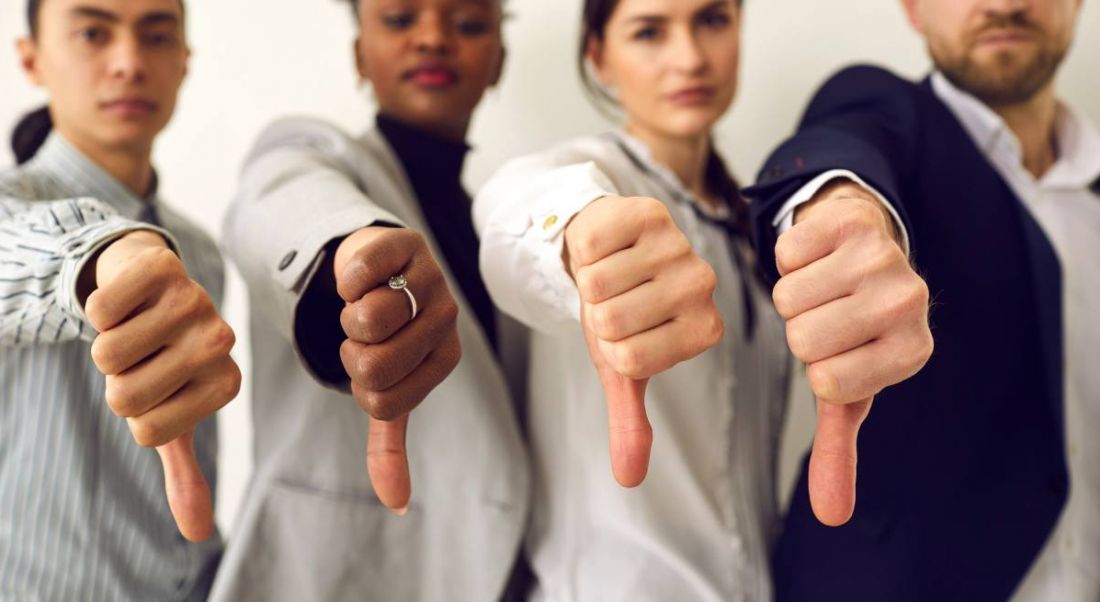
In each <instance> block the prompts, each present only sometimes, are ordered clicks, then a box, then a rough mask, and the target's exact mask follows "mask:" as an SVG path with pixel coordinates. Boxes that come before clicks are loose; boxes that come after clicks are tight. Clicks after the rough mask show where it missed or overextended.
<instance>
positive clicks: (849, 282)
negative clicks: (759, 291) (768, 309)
mask: <svg viewBox="0 0 1100 602" xmlns="http://www.w3.org/2000/svg"><path fill="white" fill-rule="evenodd" d="M856 260H857V257H855V256H853V253H852V251H851V250H849V249H847V248H843V249H838V250H837V251H836V252H834V253H831V254H829V255H826V256H825V257H822V258H821V259H818V260H817V261H814V262H813V263H810V264H809V265H806V266H804V267H802V268H800V269H798V270H795V271H793V272H789V273H787V275H786V276H784V277H782V278H780V279H779V282H777V283H776V284H775V288H774V289H772V301H773V302H774V303H775V309H776V311H777V312H779V315H780V316H782V317H783V319H784V320H790V319H791V318H793V317H795V316H797V315H799V314H803V313H806V312H808V311H810V310H811V309H814V308H817V307H821V306H822V305H825V304H826V303H829V302H831V301H836V300H837V299H841V298H843V297H847V296H848V295H851V294H852V293H854V292H855V291H856V289H857V288H858V287H859V285H860V283H861V282H862V281H863V277H864V272H863V271H862V270H859V269H853V267H854V266H855V265H856Z"/></svg>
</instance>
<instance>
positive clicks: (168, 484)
mask: <svg viewBox="0 0 1100 602" xmlns="http://www.w3.org/2000/svg"><path fill="white" fill-rule="evenodd" d="M157 453H158V454H159V455H160V461H161V464H162V465H163V466H164V492H165V494H166V495H167V497H168V507H169V508H170V509H171V510H172V516H173V517H174V518H175V519H176V526H177V527H179V530H180V533H181V534H182V535H183V536H184V537H186V538H187V539H188V540H189V541H193V542H196V543H197V542H201V541H206V540H207V539H208V538H209V537H210V535H211V534H213V533H214V501H213V497H212V496H211V494H210V486H209V485H207V483H206V478H205V477H203V474H202V469H201V468H199V461H198V459H197V458H196V457H195V446H194V433H192V432H187V433H184V434H183V435H181V436H180V437H179V438H178V439H175V440H174V441H172V442H170V443H167V444H165V445H162V446H160V447H158V448H157Z"/></svg>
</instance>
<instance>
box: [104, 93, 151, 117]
mask: <svg viewBox="0 0 1100 602" xmlns="http://www.w3.org/2000/svg"><path fill="white" fill-rule="evenodd" d="M100 108H102V109H103V110H104V111H107V112H108V113H114V114H116V115H120V116H122V117H144V116H146V115H150V114H152V113H155V112H156V110H157V103H155V102H153V101H151V100H146V99H144V98H119V99H117V100H110V101H107V102H104V103H101V104H100Z"/></svg>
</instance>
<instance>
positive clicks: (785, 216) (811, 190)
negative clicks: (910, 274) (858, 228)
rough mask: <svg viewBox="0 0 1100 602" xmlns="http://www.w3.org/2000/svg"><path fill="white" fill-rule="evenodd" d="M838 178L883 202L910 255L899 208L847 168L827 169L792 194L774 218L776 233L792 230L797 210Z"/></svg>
mask: <svg viewBox="0 0 1100 602" xmlns="http://www.w3.org/2000/svg"><path fill="white" fill-rule="evenodd" d="M838 178H844V179H848V180H851V181H853V182H855V183H856V184H858V185H859V186H860V187H862V188H863V189H865V190H866V191H867V192H870V193H871V195H872V196H874V197H875V198H876V199H877V200H878V202H880V203H882V206H883V207H885V208H886V211H888V212H889V213H890V215H891V216H892V217H893V218H894V225H895V226H897V229H898V233H899V234H900V238H901V248H902V250H903V251H905V256H906V257H908V256H909V232H908V231H907V230H906V229H905V224H904V223H902V221H901V215H899V214H898V211H897V209H895V208H894V206H893V205H892V204H890V201H888V200H886V197H884V196H882V193H880V192H879V191H878V190H875V189H874V188H873V187H872V186H870V185H869V184H867V183H866V182H864V181H863V179H862V178H860V177H859V176H857V175H856V174H855V173H854V172H851V171H848V170H847V169H833V170H830V171H827V172H825V173H823V174H821V175H819V176H817V177H816V178H814V179H813V180H810V181H809V183H807V184H806V185H805V186H803V187H802V188H800V189H799V190H798V192H796V193H794V195H793V196H791V198H790V199H788V200H787V202H786V203H784V204H783V207H781V208H780V209H779V212H778V213H776V215H775V219H774V220H772V226H774V227H775V228H776V233H777V234H783V233H784V232H786V231H787V230H790V229H791V227H792V226H794V213H795V210H796V209H798V208H799V207H800V206H802V205H804V204H806V203H808V202H810V201H811V200H813V198H814V196H815V195H817V193H818V191H820V190H821V189H822V188H823V187H824V186H825V185H826V184H828V183H829V182H831V181H833V180H836V179H838Z"/></svg>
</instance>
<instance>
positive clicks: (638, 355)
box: [585, 303, 724, 378]
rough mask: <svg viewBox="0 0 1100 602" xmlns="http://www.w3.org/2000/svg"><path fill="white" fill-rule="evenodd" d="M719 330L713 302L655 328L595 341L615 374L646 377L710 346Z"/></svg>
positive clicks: (683, 313)
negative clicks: (609, 339)
mask: <svg viewBox="0 0 1100 602" xmlns="http://www.w3.org/2000/svg"><path fill="white" fill-rule="evenodd" d="M585 307H586V308H590V307H591V306H587V305H586V306H585ZM586 311H591V309H586ZM589 319H591V318H589ZM723 331H724V325H723V323H722V318H721V317H720V316H719V315H718V311H717V309H715V307H714V304H713V303H709V304H707V305H700V306H698V309H687V310H683V311H682V312H681V314H680V315H679V316H677V317H676V318H675V319H673V320H670V321H668V322H665V323H664V324H661V325H660V326H657V327H656V328H651V329H649V330H646V331H644V332H640V333H638V334H635V335H633V336H630V337H627V338H625V339H622V340H619V341H605V340H602V339H598V340H597V341H596V344H597V346H598V347H599V349H600V351H601V352H602V354H603V357H604V358H605V359H606V361H607V362H608V363H609V364H610V365H611V366H612V367H613V368H614V369H615V371H616V372H618V373H619V374H622V375H623V376H628V377H631V378H648V377H651V376H654V375H656V374H659V373H661V372H664V371H665V370H668V369H669V368H672V367H673V366H675V365H676V364H679V363H680V362H683V361H686V360H689V359H691V358H693V357H695V356H697V355H699V354H700V353H702V352H704V351H706V350H707V349H710V348H711V347H713V346H714V345H715V344H716V343H717V342H718V340H719V339H721V338H722V333H723Z"/></svg>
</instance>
